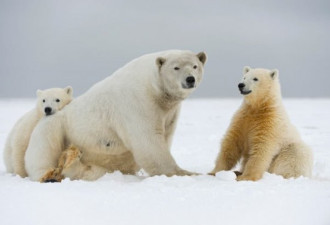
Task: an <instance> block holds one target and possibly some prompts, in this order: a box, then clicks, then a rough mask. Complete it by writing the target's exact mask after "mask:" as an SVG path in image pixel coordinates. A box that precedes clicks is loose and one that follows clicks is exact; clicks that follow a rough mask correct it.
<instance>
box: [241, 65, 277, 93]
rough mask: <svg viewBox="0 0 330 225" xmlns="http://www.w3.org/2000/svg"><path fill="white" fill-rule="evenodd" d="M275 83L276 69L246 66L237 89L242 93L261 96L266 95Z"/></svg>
mask: <svg viewBox="0 0 330 225" xmlns="http://www.w3.org/2000/svg"><path fill="white" fill-rule="evenodd" d="M276 83H278V71H277V70H267V69H252V68H250V67H248V66H246V67H244V69H243V78H242V80H241V81H240V83H239V84H238V89H239V91H240V92H241V94H242V95H245V96H249V97H252V96H257V97H262V96H265V95H267V93H268V92H270V91H271V89H272V87H273V86H274V85H275V84H276Z"/></svg>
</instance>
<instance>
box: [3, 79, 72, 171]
mask: <svg viewBox="0 0 330 225" xmlns="http://www.w3.org/2000/svg"><path fill="white" fill-rule="evenodd" d="M72 92H73V91H72V87H70V86H68V87H66V88H50V89H46V90H43V91H42V90H37V104H36V107H35V108H34V109H32V110H31V111H29V112H28V113H26V114H25V115H24V116H23V117H21V118H20V119H19V120H18V121H17V122H16V124H15V126H14V127H13V129H12V130H11V132H10V134H9V136H8V138H7V141H6V145H5V150H4V161H5V165H6V168H7V172H9V173H14V174H18V175H20V176H21V177H26V176H27V174H26V171H25V167H24V155H25V151H26V149H27V146H28V144H29V140H30V136H31V133H32V131H33V129H34V128H35V126H36V125H37V123H38V122H39V120H40V119H41V118H42V117H43V116H49V115H53V114H54V113H56V112H57V111H58V110H61V109H62V108H63V107H64V106H66V105H67V104H69V103H70V101H71V100H72Z"/></svg>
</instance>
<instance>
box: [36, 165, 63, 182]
mask: <svg viewBox="0 0 330 225" xmlns="http://www.w3.org/2000/svg"><path fill="white" fill-rule="evenodd" d="M63 179H64V176H63V175H62V170H61V169H59V168H56V169H50V170H48V171H47V172H46V173H45V175H44V176H43V177H42V178H41V179H40V183H54V182H61V181H62V180H63Z"/></svg>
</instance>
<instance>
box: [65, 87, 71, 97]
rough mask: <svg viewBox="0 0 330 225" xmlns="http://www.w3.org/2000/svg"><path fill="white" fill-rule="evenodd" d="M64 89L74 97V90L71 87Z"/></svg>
mask: <svg viewBox="0 0 330 225" xmlns="http://www.w3.org/2000/svg"><path fill="white" fill-rule="evenodd" d="M63 89H64V91H65V92H66V93H67V94H68V95H70V96H72V93H73V89H72V87H71V86H67V87H66V88H63Z"/></svg>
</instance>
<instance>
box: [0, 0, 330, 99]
mask: <svg viewBox="0 0 330 225" xmlns="http://www.w3.org/2000/svg"><path fill="white" fill-rule="evenodd" d="M329 27H330V2H329V1H275V0H272V1H256V0H254V1H243V0H240V1H188V0H183V1H172V0H168V1H165V2H163V1H162V2H158V1H151V0H143V1H105V0H102V1H76V0H75V1H72V0H68V1H64V0H59V1H40V0H31V1H24V0H12V1H6V0H0V28H1V29H0V30H1V36H0V77H1V78H0V97H8V98H17V97H20V98H22V97H29V98H32V97H34V96H35V92H36V90H37V89H46V88H51V87H65V86H68V85H71V86H72V87H73V89H74V96H79V95H81V94H82V93H84V92H85V91H86V90H88V89H89V88H90V87H91V86H92V85H94V84H95V83H97V82H98V81H100V80H102V79H104V78H106V77H107V76H109V75H111V74H112V73H113V72H114V71H115V70H117V69H118V68H120V67H122V66H123V65H124V64H126V63H127V62H129V61H131V60H132V59H134V58H136V57H138V56H141V55H143V54H146V53H151V52H157V51H162V50H166V49H187V50H192V51H194V52H196V53H198V52H200V51H205V52H206V53H207V55H208V61H207V63H206V65H205V74H204V78H203V82H202V84H201V85H200V87H199V88H198V89H197V90H196V92H195V93H194V94H193V95H192V97H199V98H219V97H227V98H228V97H239V96H240V95H239V92H238V90H237V84H238V82H239V80H240V78H241V76H242V69H243V67H244V66H246V65H248V66H251V67H262V68H269V69H274V68H277V69H279V71H280V81H281V86H282V94H283V96H284V97H304V98H306V97H313V98H314V97H330V90H329V88H328V82H329V81H330V78H329V76H330V75H329V71H330V62H329V60H330V44H329V40H330V29H329Z"/></svg>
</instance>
